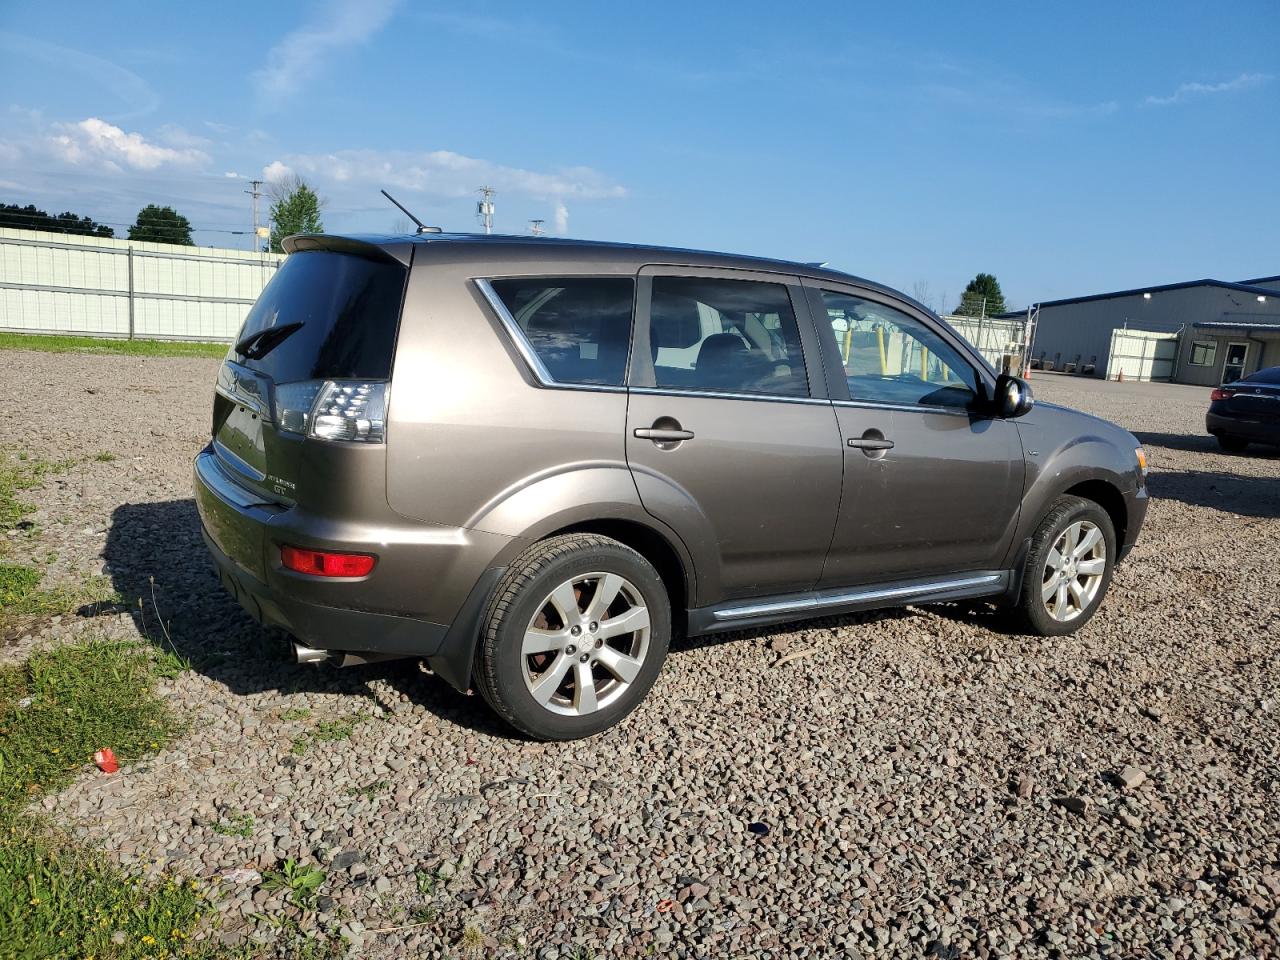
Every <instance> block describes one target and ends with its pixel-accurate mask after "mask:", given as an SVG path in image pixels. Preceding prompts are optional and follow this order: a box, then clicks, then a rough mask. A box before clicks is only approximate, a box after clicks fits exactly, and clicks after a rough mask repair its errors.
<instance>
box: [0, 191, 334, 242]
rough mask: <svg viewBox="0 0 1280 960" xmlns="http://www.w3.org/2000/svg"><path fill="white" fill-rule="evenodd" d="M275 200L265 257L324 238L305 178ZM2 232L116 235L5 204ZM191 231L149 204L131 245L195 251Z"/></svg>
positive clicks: (83, 220) (69, 217)
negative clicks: (296, 239)
mask: <svg viewBox="0 0 1280 960" xmlns="http://www.w3.org/2000/svg"><path fill="white" fill-rule="evenodd" d="M271 197H272V202H271V208H270V213H269V216H270V223H271V228H270V235H269V237H268V238H267V242H266V244H264V245H263V248H262V249H263V250H264V251H267V252H271V253H283V252H284V248H283V247H282V246H281V241H283V240H284V238H285V237H287V236H289V235H290V234H294V233H324V221H323V220H322V219H321V217H320V211H321V210H322V209H323V207H324V201H323V200H322V199H321V198H320V196H319V195H318V194H317V193H316V192H315V190H314V189H312V187H311V186H310V184H308V183H307V182H306V181H305V180H303V179H302V178H301V177H297V176H294V177H289V178H287V179H285V180H283V181H279V182H277V183H275V184H273V186H272V191H271ZM0 227H17V228H19V229H21V230H43V231H45V232H46V233H65V234H75V235H77V236H84V237H108V238H111V237H115V235H116V231H115V228H114V227H111V226H109V225H107V224H104V223H98V222H97V221H95V220H94V219H93V218H92V217H86V216H81V215H79V214H76V213H72V212H71V211H70V210H65V211H63V212H62V213H58V214H51V213H49V212H48V211H45V210H41V209H40V208H38V207H37V206H35V204H31V203H29V204H27V205H26V206H19V205H18V204H16V203H4V204H0ZM191 231H192V226H191V221H190V220H188V219H187V218H186V217H184V216H183V215H182V214H180V213H179V212H178V211H177V210H175V209H174V208H173V207H170V206H163V207H162V206H160V205H158V204H154V203H149V204H147V205H146V206H145V207H143V208H142V209H141V210H139V211H138V216H137V217H136V218H135V219H134V222H133V223H132V224H131V225H130V226H129V228H128V239H130V240H138V241H141V242H149V243H174V244H177V245H179V246H183V247H194V246H195V241H194V240H192V239H191Z"/></svg>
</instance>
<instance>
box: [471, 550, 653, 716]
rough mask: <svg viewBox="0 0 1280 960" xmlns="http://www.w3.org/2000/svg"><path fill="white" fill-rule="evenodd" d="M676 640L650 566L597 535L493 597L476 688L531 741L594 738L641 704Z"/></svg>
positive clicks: (522, 567) (535, 559)
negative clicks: (673, 638) (593, 736)
mask: <svg viewBox="0 0 1280 960" xmlns="http://www.w3.org/2000/svg"><path fill="white" fill-rule="evenodd" d="M670 638H671V608H670V604H669V601H668V599H667V591H666V589H665V587H664V586H663V583H662V578H661V577H659V576H658V573H657V571H656V570H654V568H653V566H652V565H651V564H650V563H649V562H648V561H647V560H645V558H644V557H642V556H641V555H640V554H638V553H636V551H634V550H632V549H631V548H630V547H627V546H625V545H624V544H621V543H619V542H618V541H616V540H612V539H610V538H608V537H603V536H599V535H597V534H570V535H565V536H560V537H553V538H551V539H549V540H544V541H542V542H540V543H537V544H534V545H533V546H532V547H530V548H529V550H527V551H526V552H525V553H523V554H522V555H521V556H520V557H519V558H518V559H517V560H516V561H515V562H514V563H513V564H512V565H511V568H510V569H509V570H508V571H507V574H506V575H505V576H504V577H503V578H502V580H501V581H500V582H499V583H498V586H497V588H496V589H495V590H494V594H493V599H492V600H491V601H490V604H489V609H488V612H487V615H486V618H485V623H484V629H483V632H482V634H481V641H480V649H479V651H478V656H477V664H476V686H477V687H478V688H479V690H480V693H481V694H482V695H483V696H484V698H485V699H486V700H487V701H488V702H489V705H490V706H492V707H493V709H494V710H495V711H496V712H497V713H498V714H499V715H500V716H501V717H502V718H503V719H505V720H506V721H507V722H508V723H510V724H511V725H512V726H514V727H516V728H517V729H519V730H521V731H523V732H524V733H526V734H528V735H529V736H531V737H534V738H536V739H539V740H574V739H577V738H579V737H589V736H591V735H592V734H595V733H599V732H600V731H601V730H605V729H607V728H608V727H611V726H613V725H614V724H615V723H617V722H618V721H619V720H621V719H622V718H623V717H625V716H626V715H627V714H628V713H630V712H631V711H632V710H633V709H635V707H636V705H637V704H639V703H640V701H641V700H643V699H644V697H645V694H647V693H648V692H649V688H650V687H651V686H653V682H654V680H655V679H656V678H657V676H658V671H659V670H660V669H661V668H662V662H663V660H664V659H665V658H666V655H667V645H668V643H669V641H670Z"/></svg>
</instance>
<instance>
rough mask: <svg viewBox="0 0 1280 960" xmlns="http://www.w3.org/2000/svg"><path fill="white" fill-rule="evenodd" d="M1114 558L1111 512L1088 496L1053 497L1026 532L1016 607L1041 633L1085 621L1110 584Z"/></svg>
mask: <svg viewBox="0 0 1280 960" xmlns="http://www.w3.org/2000/svg"><path fill="white" fill-rule="evenodd" d="M1115 558H1116V535H1115V527H1114V526H1113V525H1112V523H1111V517H1109V516H1108V515H1107V512H1106V511H1105V510H1103V509H1102V507H1100V506H1099V505H1098V504H1096V503H1094V502H1093V501H1092V500H1085V499H1083V498H1081V497H1070V496H1065V497H1059V498H1058V499H1057V500H1055V501H1054V503H1053V506H1052V507H1051V508H1050V510H1049V512H1048V513H1047V514H1046V515H1045V518H1044V520H1042V521H1041V522H1040V526H1039V527H1038V528H1037V529H1036V532H1035V534H1034V535H1033V536H1032V538H1031V550H1030V551H1029V552H1028V554H1027V561H1026V566H1025V568H1024V569H1023V574H1022V593H1021V595H1020V597H1019V599H1018V604H1017V613H1018V614H1019V618H1020V619H1021V621H1022V625H1023V626H1024V627H1025V628H1027V629H1028V630H1030V632H1032V633H1038V634H1040V635H1041V636H1063V635H1064V634H1068V633H1074V632H1075V631H1077V630H1079V629H1080V628H1081V627H1082V626H1084V625H1085V624H1086V623H1088V622H1089V620H1090V618H1091V617H1092V616H1093V615H1094V613H1095V612H1097V609H1098V607H1099V606H1100V605H1101V603H1102V598H1103V596H1104V595H1105V594H1106V592H1107V587H1108V586H1110V584H1111V573H1112V570H1113V568H1114V565H1115Z"/></svg>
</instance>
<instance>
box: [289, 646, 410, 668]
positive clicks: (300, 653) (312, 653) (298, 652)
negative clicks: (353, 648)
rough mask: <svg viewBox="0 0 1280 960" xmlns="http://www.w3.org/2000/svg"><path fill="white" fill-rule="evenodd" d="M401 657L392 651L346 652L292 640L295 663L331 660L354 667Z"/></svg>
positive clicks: (341, 665)
mask: <svg viewBox="0 0 1280 960" xmlns="http://www.w3.org/2000/svg"><path fill="white" fill-rule="evenodd" d="M399 659H402V658H401V657H400V656H399V655H398V654H394V653H347V652H346V651H343V650H319V649H317V648H316V647H308V646H305V645H304V644H301V643H299V642H298V641H297V640H295V641H293V660H294V662H295V663H322V662H324V661H327V660H332V661H333V662H334V663H336V664H337V665H338V666H339V667H354V666H358V665H360V664H362V663H381V662H382V661H384V660H399Z"/></svg>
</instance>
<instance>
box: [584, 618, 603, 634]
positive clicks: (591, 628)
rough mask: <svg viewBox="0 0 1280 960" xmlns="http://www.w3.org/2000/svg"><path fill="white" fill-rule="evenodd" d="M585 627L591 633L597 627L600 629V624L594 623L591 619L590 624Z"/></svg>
mask: <svg viewBox="0 0 1280 960" xmlns="http://www.w3.org/2000/svg"><path fill="white" fill-rule="evenodd" d="M587 629H588V630H590V631H591V632H592V633H595V632H596V631H597V630H599V629H600V624H598V623H596V622H595V621H594V620H592V621H591V626H589V627H587Z"/></svg>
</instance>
